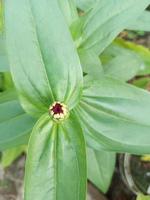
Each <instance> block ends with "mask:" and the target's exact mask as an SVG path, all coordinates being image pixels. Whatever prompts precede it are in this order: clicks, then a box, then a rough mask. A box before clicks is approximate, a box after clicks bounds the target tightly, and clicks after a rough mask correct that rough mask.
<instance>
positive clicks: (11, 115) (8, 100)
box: [0, 91, 36, 151]
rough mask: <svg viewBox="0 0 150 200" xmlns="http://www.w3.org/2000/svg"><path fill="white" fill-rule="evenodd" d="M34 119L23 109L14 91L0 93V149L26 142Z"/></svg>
mask: <svg viewBox="0 0 150 200" xmlns="http://www.w3.org/2000/svg"><path fill="white" fill-rule="evenodd" d="M35 121H36V120H35V119H33V118H31V117H30V116H29V115H27V114H26V113H25V112H24V111H23V109H22V108H21V106H20V103H19V102H18V100H16V94H14V92H11V91H10V92H9V91H8V92H3V93H2V94H0V151H3V150H5V149H8V148H11V147H15V146H17V145H21V144H26V143H27V142H28V138H29V134H30V132H31V130H32V127H33V125H34V124H35Z"/></svg>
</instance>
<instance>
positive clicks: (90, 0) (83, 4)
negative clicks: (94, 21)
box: [76, 0, 99, 11]
mask: <svg viewBox="0 0 150 200" xmlns="http://www.w3.org/2000/svg"><path fill="white" fill-rule="evenodd" d="M97 1H99V0H76V3H77V7H78V8H80V9H81V10H83V11H87V10H89V9H90V8H92V6H93V5H94V4H95V3H96V2H97Z"/></svg>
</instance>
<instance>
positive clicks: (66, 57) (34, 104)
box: [4, 0, 82, 116]
mask: <svg viewBox="0 0 150 200" xmlns="http://www.w3.org/2000/svg"><path fill="white" fill-rule="evenodd" d="M4 3H5V24H6V39H7V47H8V54H9V60H10V65H11V72H12V75H13V79H14V82H15V84H16V87H17V90H18V91H19V95H20V99H21V103H22V105H23V107H24V109H25V110H26V111H27V112H29V113H31V114H32V115H36V116H41V114H42V113H45V112H47V110H48V107H49V105H50V104H51V103H52V102H54V101H61V102H64V103H66V104H68V105H69V107H70V109H71V108H72V107H74V106H75V105H76V103H77V102H78V100H79V96H80V93H81V89H82V69H81V65H80V60H79V57H78V55H77V52H76V49H75V47H74V43H73V41H72V38H71V35H70V32H69V30H68V27H67V25H66V22H65V19H64V17H63V15H62V12H61V10H60V9H59V5H58V4H57V1H47V0H39V1H36V0H30V1H28V0H22V1H20V0H14V1H13V2H12V1H9V0H6V1H4ZM41 5H42V6H41ZM62 35H63V39H62ZM20 49H21V51H20Z"/></svg>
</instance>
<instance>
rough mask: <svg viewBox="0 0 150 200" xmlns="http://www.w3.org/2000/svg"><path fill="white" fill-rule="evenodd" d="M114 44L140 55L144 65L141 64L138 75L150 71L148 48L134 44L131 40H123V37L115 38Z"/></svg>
mask: <svg viewBox="0 0 150 200" xmlns="http://www.w3.org/2000/svg"><path fill="white" fill-rule="evenodd" d="M115 44H117V45H118V46H120V47H123V48H125V49H129V50H132V51H133V52H135V53H137V55H139V56H140V57H141V59H142V60H143V61H144V64H145V65H143V67H142V68H141V70H140V71H139V73H138V74H139V75H146V74H149V73H150V50H149V49H148V48H146V47H144V46H142V45H138V44H134V43H133V42H129V41H124V40H123V39H117V40H116V41H115Z"/></svg>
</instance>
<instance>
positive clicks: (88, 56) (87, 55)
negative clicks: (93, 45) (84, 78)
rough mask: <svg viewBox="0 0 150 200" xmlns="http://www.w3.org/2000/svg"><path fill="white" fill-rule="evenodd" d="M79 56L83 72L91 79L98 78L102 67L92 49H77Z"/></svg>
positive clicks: (101, 73)
mask: <svg viewBox="0 0 150 200" xmlns="http://www.w3.org/2000/svg"><path fill="white" fill-rule="evenodd" d="M79 57H80V61H81V65H82V69H83V72H84V73H85V74H86V75H89V76H91V77H92V78H93V79H99V78H100V77H101V76H102V75H103V68H102V65H101V62H100V59H99V57H98V56H97V55H96V54H95V53H94V52H92V51H79Z"/></svg>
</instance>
